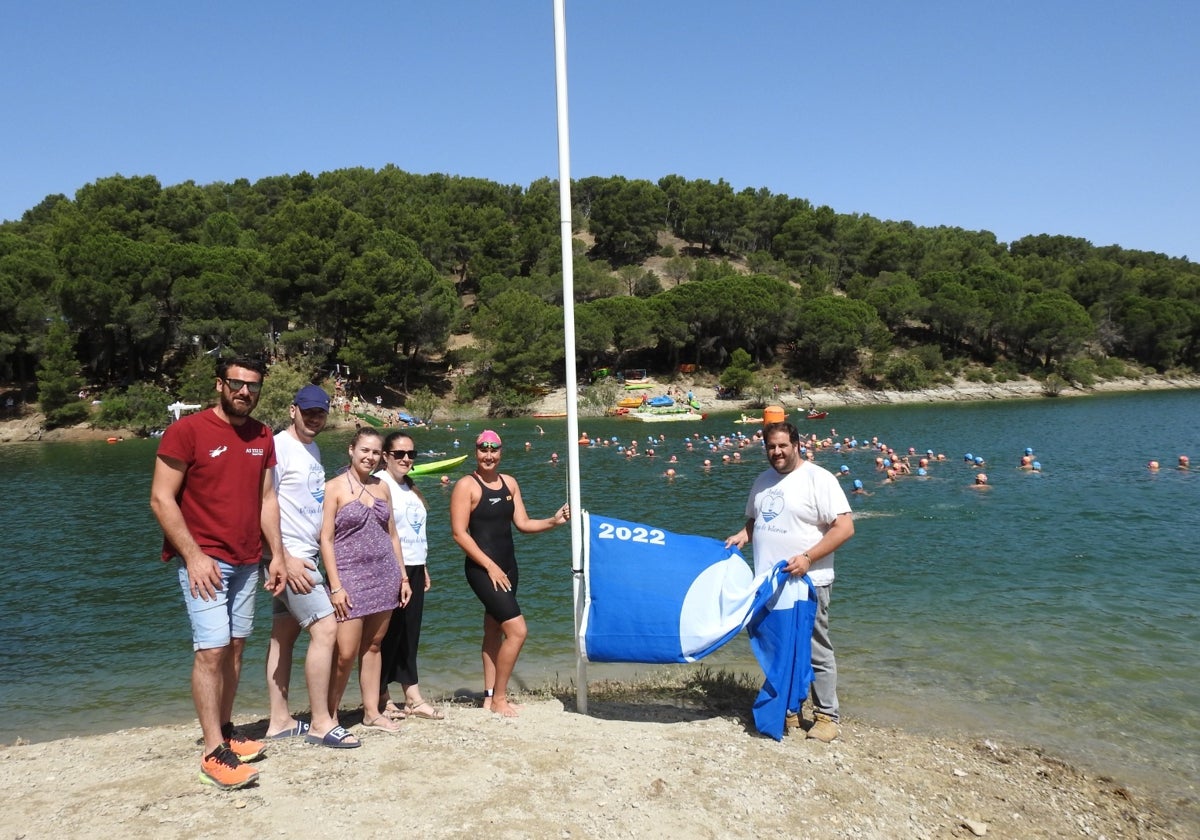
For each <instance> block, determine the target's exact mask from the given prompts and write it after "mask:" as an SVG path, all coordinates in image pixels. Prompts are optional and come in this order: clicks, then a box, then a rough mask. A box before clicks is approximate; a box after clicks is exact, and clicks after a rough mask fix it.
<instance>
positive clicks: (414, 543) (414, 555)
mask: <svg viewBox="0 0 1200 840" xmlns="http://www.w3.org/2000/svg"><path fill="white" fill-rule="evenodd" d="M375 475H376V476H378V477H379V478H380V479H382V480H383V481H385V482H387V486H388V488H389V489H391V491H392V517H393V518H394V519H395V520H396V534H397V535H398V536H399V537H400V551H401V553H402V554H403V555H404V565H405V566H424V565H425V558H426V557H428V556H429V536H428V534H426V533H425V520H426V518H427V516H428V511H426V510H425V505H423V504H421V497H420V496H418V495H417V494H416V493H415V492H414V491H413V490H411V489H410V488H409V487H408V485H406V484H402V483H401V482H399V481H396V479H394V478H392V475H391V473H389V472H388V471H387V470H381V471H379V472H377V473H375Z"/></svg>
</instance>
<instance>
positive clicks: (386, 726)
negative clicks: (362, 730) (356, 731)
mask: <svg viewBox="0 0 1200 840" xmlns="http://www.w3.org/2000/svg"><path fill="white" fill-rule="evenodd" d="M362 725H363V726H365V727H366V728H367V729H378V730H379V731H380V732H386V733H388V734H389V735H399V734H400V733H401V732H402V731H403V730H404V727H402V726H400V724H399V723H397V722H396V721H394V720H392V719H391V718H390V717H388V716H387V715H380V716H379V717H376V718H372V719H371V720H367V719H366V718H363V722H362Z"/></svg>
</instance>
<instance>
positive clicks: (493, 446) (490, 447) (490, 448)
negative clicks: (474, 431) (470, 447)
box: [475, 443, 500, 452]
mask: <svg viewBox="0 0 1200 840" xmlns="http://www.w3.org/2000/svg"><path fill="white" fill-rule="evenodd" d="M475 448H476V449H478V450H479V451H480V452H499V451H500V444H498V443H477V444H475Z"/></svg>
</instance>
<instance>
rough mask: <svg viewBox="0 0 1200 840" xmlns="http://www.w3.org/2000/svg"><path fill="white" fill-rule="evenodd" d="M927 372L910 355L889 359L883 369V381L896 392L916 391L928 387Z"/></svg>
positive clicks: (922, 365)
mask: <svg viewBox="0 0 1200 840" xmlns="http://www.w3.org/2000/svg"><path fill="white" fill-rule="evenodd" d="M929 378H930V377H929V371H928V369H926V367H925V365H924V364H922V362H921V360H920V359H919V358H917V357H916V356H914V355H913V354H911V353H906V354H904V355H903V356H896V357H894V358H892V359H889V360H888V362H887V364H886V365H884V368H883V380H884V382H885V383H887V385H889V386H890V387H892V388H894V389H895V390H897V391H916V390H919V389H921V388H924V387H926V386H928V384H929Z"/></svg>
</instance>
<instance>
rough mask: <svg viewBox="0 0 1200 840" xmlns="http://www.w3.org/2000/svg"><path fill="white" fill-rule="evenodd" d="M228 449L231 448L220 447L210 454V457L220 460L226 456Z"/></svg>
mask: <svg viewBox="0 0 1200 840" xmlns="http://www.w3.org/2000/svg"><path fill="white" fill-rule="evenodd" d="M228 448H229V447H228V446H218V447H217V448H216V449H214V450H212V451H211V452H209V453H208V457H210V458H219V457H221V456H222V455H224V454H225V450H226V449H228Z"/></svg>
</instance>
